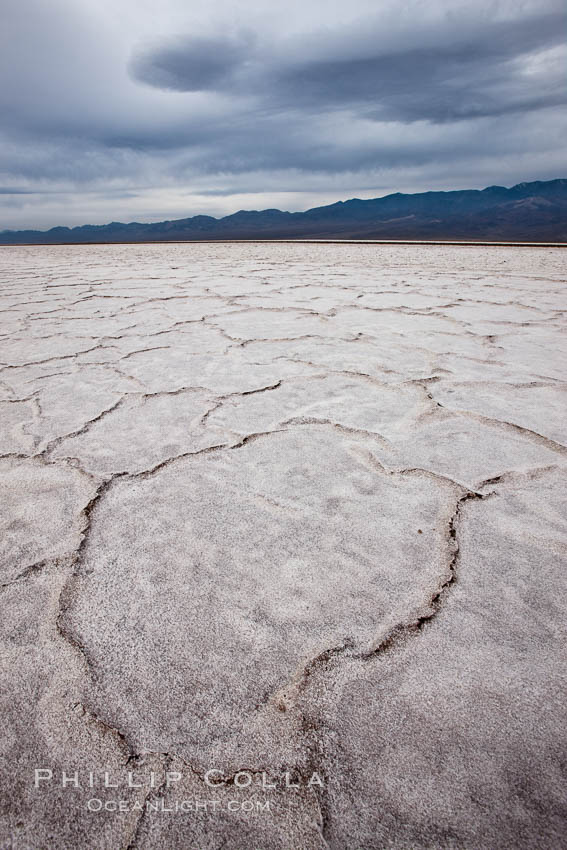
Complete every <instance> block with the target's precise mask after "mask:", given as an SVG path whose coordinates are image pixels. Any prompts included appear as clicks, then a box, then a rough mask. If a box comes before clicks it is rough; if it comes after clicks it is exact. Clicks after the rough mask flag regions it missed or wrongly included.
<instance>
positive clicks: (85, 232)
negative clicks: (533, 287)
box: [0, 180, 567, 245]
mask: <svg viewBox="0 0 567 850" xmlns="http://www.w3.org/2000/svg"><path fill="white" fill-rule="evenodd" d="M224 239H229V240H230V239H259V240H261V239H386V240H388V239H402V240H403V239H424V240H440V241H452V240H464V241H473V242H474V241H479V242H484V241H486V242H567V180H548V181H546V182H541V181H537V182H535V183H518V185H517V186H513V187H512V188H511V189H505V188H504V187H503V186H489V187H488V188H487V189H483V190H482V191H479V190H477V189H466V190H463V191H456V192H420V193H419V194H414V195H403V194H401V193H400V192H396V193H395V194H394V195H386V196H385V197H384V198H374V199H373V200H369V201H361V200H359V199H358V198H354V199H353V200H351V201H337V203H335V204H330V205H329V206H325V207H315V208H314V209H311V210H307V211H306V212H296V213H290V212H282V211H281V210H260V211H256V210H248V211H246V210H240V211H239V212H236V213H234V214H233V215H227V216H225V217H224V218H219V219H217V218H213V217H212V216H208V215H196V216H193V217H192V218H181V219H178V220H176V221H160V222H157V223H154V224H141V223H139V222H131V223H130V224H122V223H121V222H116V221H113V222H111V223H110V224H104V225H92V224H86V225H83V226H82V227H73V228H69V227H53V228H51V230H47V231H40V230H4V231H2V232H1V233H0V244H3V245H15V244H16V245H17V244H23V243H27V244H30V243H31V244H34V243H36V244H57V243H69V242H72V243H74V242H77V243H81V242H82V243H84V242H168V241H197V240H224Z"/></svg>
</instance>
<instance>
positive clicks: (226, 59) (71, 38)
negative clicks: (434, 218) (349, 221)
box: [0, 0, 567, 228]
mask: <svg viewBox="0 0 567 850" xmlns="http://www.w3.org/2000/svg"><path fill="white" fill-rule="evenodd" d="M119 5H120V9H119V10H118V11H117V10H116V5H115V4H114V5H113V4H111V3H110V0H99V2H96V3H95V2H94V0H84V2H82V3H81V4H77V3H74V2H72V0H53V2H52V4H49V6H47V5H46V4H45V3H43V0H23V2H22V1H21V0H20V2H16V0H7V13H6V14H5V20H6V21H7V26H6V27H4V30H3V35H2V36H1V41H0V63H1V66H2V72H3V79H5V80H8V81H9V83H10V84H9V85H5V86H3V87H2V89H1V90H0V108H1V109H2V114H3V116H4V121H3V123H2V128H1V129H0V210H1V212H2V215H1V217H0V228H1V227H22V226H26V225H30V226H49V225H51V224H56V223H57V224H59V223H63V224H75V223H82V222H85V221H92V222H103V221H107V220H110V219H117V218H121V219H132V218H137V219H143V220H151V219H155V218H167V217H177V216H183V215H190V214H194V213H197V212H209V213H211V214H223V213H227V212H231V211H233V210H234V209H236V208H237V207H238V206H240V205H244V206H246V207H252V206H256V207H258V206H273V205H275V203H279V204H281V205H283V206H287V207H288V208H295V209H298V208H304V207H307V206H309V205H311V204H316V203H325V202H328V201H330V200H335V199H337V198H340V197H342V198H347V197H351V196H352V195H358V196H363V197H372V196H375V195H379V194H384V193H386V192H388V191H398V190H400V191H418V190H420V189H428V188H460V187H464V186H471V187H472V186H476V187H482V186H483V185H486V184H488V183H493V182H498V183H504V184H507V185H508V184H511V183H514V182H518V181H521V180H524V179H525V180H531V179H548V178H551V177H557V176H564V175H565V174H566V173H567V168H566V165H567V162H566V159H567V157H566V156H565V153H564V147H565V146H564V142H563V139H564V138H565V133H566V130H567V127H566V126H565V125H566V124H567V119H566V116H565V110H564V105H565V101H566V100H567V88H566V87H565V83H564V68H565V60H566V58H567V50H566V46H565V33H566V24H567V16H566V14H565V11H564V7H563V4H562V3H561V4H559V3H556V2H553V1H552V2H544V3H541V2H540V3H535V2H525V3H522V4H518V3H517V2H514V3H508V4H507V3H500V4H496V5H495V4H494V3H490V4H488V3H484V0H480V2H476V3H474V5H473V4H472V2H471V3H462V4H455V2H450V3H449V2H437V1H436V0H432V2H431V3H429V4H428V5H427V7H425V6H424V4H422V3H419V2H417V0H416V2H413V3H407V4H406V5H402V6H400V4H399V3H397V4H393V3H392V4H391V5H389V4H388V3H382V4H381V6H380V9H379V11H378V12H377V11H376V8H377V7H376V4H375V3H369V2H366V0H352V2H351V3H350V4H348V8H346V9H345V4H338V3H335V2H332V0H327V2H325V3H323V2H322V0H316V2H315V0H311V2H308V3H305V2H303V3H300V2H299V0H293V2H291V3H290V4H289V5H288V6H286V7H285V9H284V8H283V7H282V9H279V10H277V11H274V12H273V14H271V15H267V14H266V4H265V3H262V2H260V0H249V2H248V3H245V2H240V3H239V5H238V7H236V6H234V5H233V4H231V3H229V2H228V0H227V2H221V3H219V4H218V6H216V7H215V17H213V16H212V13H211V15H210V16H209V15H207V14H206V13H205V12H204V11H203V8H202V7H201V6H199V7H198V8H197V6H195V8H194V9H191V8H190V7H188V5H189V6H190V5H191V4H187V3H185V2H183V0H166V2H164V3H162V4H160V7H159V9H158V7H157V4H155V6H154V4H153V3H152V2H150V0H138V2H134V0H123V3H122V4H119ZM276 199H279V200H276ZM282 201H283V203H282ZM286 202H287V203H286Z"/></svg>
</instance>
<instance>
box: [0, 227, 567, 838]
mask: <svg viewBox="0 0 567 850" xmlns="http://www.w3.org/2000/svg"><path fill="white" fill-rule="evenodd" d="M566 256H567V255H566V254H565V252H564V251H562V250H561V249H550V248H504V247H481V246H479V247H455V246H445V247H443V246H408V245H405V246H395V245H380V246H376V245H333V244H325V245H323V244H320V245H314V244H295V245H293V244H193V245H191V244H171V245H118V246H91V247H84V246H68V247H65V246H61V247H40V246H37V247H28V248H26V247H18V248H3V249H1V253H0V269H1V297H0V309H1V334H2V336H1V346H0V349H1V350H0V363H1V368H0V417H1V424H2V428H1V434H0V440H1V452H2V457H1V458H0V489H1V497H2V518H1V523H2V565H3V566H2V569H3V573H2V590H3V592H2V596H3V604H4V616H3V618H2V632H3V637H2V641H3V648H2V660H3V670H4V674H3V675H4V683H3V688H2V693H3V696H2V709H1V712H2V713H1V719H2V733H3V734H2V738H3V768H2V773H3V786H4V792H3V797H4V808H3V815H2V818H3V819H2V826H1V838H2V842H1V846H3V847H13V848H34V850H39V848H42V850H43V848H46V849H47V848H49V850H51V848H57V850H58V848H61V850H70V848H73V850H83V848H84V850H99V848H100V849H101V850H102V849H103V848H104V850H107V848H108V850H117V848H122V850H134V848H136V850H150V849H151V848H152V849H153V848H167V850H175V848H184V850H187V848H199V850H204V848H211V850H213V848H215V850H217V848H218V850H220V848H223V847H224V848H231V850H271V848H281V850H292V849H293V850H320V848H325V847H328V848H334V849H336V850H338V849H339V848H340V850H342V848H356V850H363V848H380V850H381V848H404V850H406V848H407V849H408V850H409V848H413V850H415V849H416V848H467V850H468V848H470V850H484V848H486V850H497V849H498V848H507V850H508V848H534V850H535V848H538V850H541V848H560V847H567V830H566V828H565V827H566V815H567V802H566V795H565V784H564V783H565V744H566V742H567V741H566V739H567V723H566V720H567V718H566V711H565V702H566V701H565V687H566V684H567V665H566V663H565V661H566V652H565V622H566V617H565V614H566V611H565V609H566V607H567V601H566V600H567V594H566V592H565V591H566V584H567V571H566V569H565V567H566V563H565V561H566V558H565V554H566V551H567V513H566V511H565V498H566V487H565V485H566V482H567V404H566V402H567V384H566V383H565V372H566V369H565V363H566V362H567V333H566V331H567V321H566V317H567V280H566V278H567V274H566V266H565V258H566ZM36 771H39V773H36ZM105 772H106V780H105ZM105 784H106V785H107V786H109V787H105ZM130 786H133V787H130ZM272 786H273V787H272Z"/></svg>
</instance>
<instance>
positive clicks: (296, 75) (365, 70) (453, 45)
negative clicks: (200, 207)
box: [131, 11, 567, 122]
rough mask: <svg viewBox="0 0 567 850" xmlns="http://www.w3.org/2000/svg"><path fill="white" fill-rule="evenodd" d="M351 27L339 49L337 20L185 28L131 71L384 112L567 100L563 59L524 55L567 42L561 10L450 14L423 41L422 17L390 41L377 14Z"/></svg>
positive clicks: (306, 103) (272, 103) (153, 81)
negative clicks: (229, 29) (530, 71)
mask: <svg viewBox="0 0 567 850" xmlns="http://www.w3.org/2000/svg"><path fill="white" fill-rule="evenodd" d="M345 35H346V37H347V39H348V45H347V47H348V49H347V51H345V47H344V44H342V45H340V48H341V51H340V52H339V53H338V55H337V49H338V48H339V44H338V39H337V34H336V33H335V32H333V31H332V30H327V31H323V32H322V33H320V34H319V33H314V34H312V35H310V36H309V35H308V36H303V37H300V38H298V39H297V42H298V43H297V44H293V43H291V44H290V43H289V42H288V43H287V44H284V45H283V46H282V47H279V46H278V45H277V44H265V43H263V42H262V41H261V39H259V38H253V37H251V36H248V38H241V39H240V40H237V39H227V38H226V37H225V36H219V37H218V38H216V39H215V38H212V37H210V38H208V39H195V38H193V37H187V38H183V37H179V36H178V37H176V38H175V39H174V40H172V41H171V43H169V44H167V45H160V46H158V47H154V48H146V49H145V50H142V51H140V52H139V53H138V54H137V56H136V57H135V59H134V61H133V62H132V64H131V73H132V75H133V77H134V78H135V79H137V80H139V81H140V82H144V83H148V84H150V85H153V86H156V87H158V88H165V89H175V90H177V91H186V92H189V91H197V90H216V91H220V92H224V93H231V94H234V95H237V96H238V95H242V94H243V93H246V94H254V95H256V96H258V97H260V98H261V99H262V100H263V101H264V104H265V106H266V107H267V108H269V109H271V110H273V109H274V108H280V109H281V108H287V109H290V108H294V109H298V108H301V109H304V110H306V111H310V110H313V109H315V110H321V109H323V108H325V109H329V108H336V107H344V106H351V107H352V106H356V107H358V108H360V107H361V106H362V105H365V106H367V107H368V106H370V107H372V110H373V111H372V112H368V111H367V112H366V115H367V116H369V117H372V118H373V119H375V120H382V121H404V122H408V121H418V120H428V121H433V122H446V121H452V120H459V119H463V118H469V117H481V116H489V115H500V114H505V113H509V112H517V111H530V110H535V109H540V108H545V107H548V106H555V105H559V104H562V103H565V102H566V101H567V87H566V86H565V84H564V82H565V81H564V68H563V69H562V68H560V67H557V68H556V69H548V70H547V73H546V74H545V76H544V78H543V79H542V77H541V76H539V75H535V76H532V77H531V78H530V77H529V76H526V75H525V74H523V73H522V62H523V61H527V60H529V57H530V56H532V55H533V54H535V53H537V52H538V51H541V50H542V49H550V48H552V47H554V46H556V45H561V44H562V43H564V42H565V36H566V16H565V13H564V12H563V13H560V12H545V11H544V12H540V13H539V14H530V15H527V16H525V17H523V18H520V19H518V20H511V21H510V20H509V21H497V22H494V23H492V24H491V23H490V22H486V21H483V22H481V23H480V24H477V25H476V26H472V27H467V28H466V29H464V30H463V31H461V30H459V29H458V28H455V26H454V24H453V25H451V26H447V24H446V25H445V26H444V27H440V28H439V29H438V31H437V33H436V38H434V39H431V37H429V38H428V39H427V41H428V42H430V43H429V44H427V45H426V46H423V45H422V44H421V41H422V38H421V36H422V33H421V32H420V30H419V27H415V28H414V29H411V28H410V29H408V32H407V34H406V39H405V41H402V43H400V44H398V45H396V46H394V47H393V48H392V47H391V46H390V45H389V43H388V33H387V32H384V31H383V29H382V26H381V24H380V22H379V21H376V20H374V21H373V20H372V19H370V20H369V21H362V22H360V24H359V25H358V28H355V27H351V28H350V29H349V31H348V32H347V33H345ZM431 41H433V42H434V43H433V44H431ZM315 45H316V48H317V55H316V56H315V57H313V56H312V55H311V54H312V51H313V47H314V46H315ZM286 48H287V52H286ZM298 54H299V55H298ZM542 84H543V85H542Z"/></svg>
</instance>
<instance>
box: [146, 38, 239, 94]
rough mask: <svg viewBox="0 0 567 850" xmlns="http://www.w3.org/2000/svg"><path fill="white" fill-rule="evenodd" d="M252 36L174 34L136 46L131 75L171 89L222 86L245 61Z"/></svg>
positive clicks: (202, 88)
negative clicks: (152, 44) (155, 43)
mask: <svg viewBox="0 0 567 850" xmlns="http://www.w3.org/2000/svg"><path fill="white" fill-rule="evenodd" d="M252 44H253V39H252V38H251V37H248V38H247V37H246V36H240V37H239V38H238V37H234V38H227V37H226V36H219V37H217V38H199V37H195V36H186V37H176V38H174V39H171V40H170V41H169V42H168V43H166V44H163V45H159V46H157V47H154V48H146V49H139V50H137V51H136V52H135V53H134V56H133V58H132V61H131V63H130V72H131V74H132V76H133V77H134V79H137V80H139V81H140V82H142V83H148V84H149V85H152V86H156V87H157V88H162V89H171V90H172V91H180V92H194V91H210V90H211V89H215V88H221V87H225V86H227V85H228V84H229V83H230V80H231V78H232V77H233V75H234V74H235V72H236V71H238V69H239V68H241V67H242V66H243V65H244V64H245V63H246V59H247V56H248V55H249V54H250V50H251V49H252Z"/></svg>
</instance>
